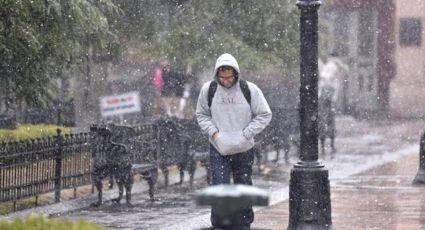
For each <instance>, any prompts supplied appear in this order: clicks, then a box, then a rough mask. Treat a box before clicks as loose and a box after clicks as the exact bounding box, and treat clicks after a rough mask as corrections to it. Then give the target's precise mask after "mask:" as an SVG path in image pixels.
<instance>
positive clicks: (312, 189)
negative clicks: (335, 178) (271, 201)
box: [288, 164, 332, 230]
mask: <svg viewBox="0 0 425 230" xmlns="http://www.w3.org/2000/svg"><path fill="white" fill-rule="evenodd" d="M328 178H329V173H328V170H326V169H325V168H324V166H323V165H321V164H320V166H319V165H317V164H316V165H315V166H314V167H308V166H304V167H303V165H302V164H298V165H295V166H294V168H292V170H291V180H290V184H289V225H288V229H290V230H293V229H294V230H295V229H296V230H299V229H302V230H310V229H332V216H331V199H330V195H331V194H330V185H329V179H328Z"/></svg>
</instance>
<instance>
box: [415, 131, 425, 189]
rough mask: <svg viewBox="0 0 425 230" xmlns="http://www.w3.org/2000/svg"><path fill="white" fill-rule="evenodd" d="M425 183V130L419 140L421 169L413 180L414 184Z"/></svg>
mask: <svg viewBox="0 0 425 230" xmlns="http://www.w3.org/2000/svg"><path fill="white" fill-rule="evenodd" d="M424 184H425V132H424V133H423V134H422V136H421V140H420V142H419V171H418V173H417V174H416V177H415V179H414V180H413V185H424Z"/></svg>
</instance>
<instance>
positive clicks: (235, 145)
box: [216, 131, 254, 155]
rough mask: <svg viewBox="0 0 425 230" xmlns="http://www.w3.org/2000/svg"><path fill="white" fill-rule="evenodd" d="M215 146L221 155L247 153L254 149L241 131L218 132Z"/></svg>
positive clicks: (252, 143) (252, 142)
mask: <svg viewBox="0 0 425 230" xmlns="http://www.w3.org/2000/svg"><path fill="white" fill-rule="evenodd" d="M216 145H217V147H218V149H217V150H218V151H219V152H220V153H221V154H222V155H232V154H236V153H242V152H246V151H248V150H249V149H251V148H252V147H254V141H253V140H252V141H250V140H247V139H246V138H245V137H244V135H243V133H242V131H234V132H220V133H219V136H218V139H217V140H216Z"/></svg>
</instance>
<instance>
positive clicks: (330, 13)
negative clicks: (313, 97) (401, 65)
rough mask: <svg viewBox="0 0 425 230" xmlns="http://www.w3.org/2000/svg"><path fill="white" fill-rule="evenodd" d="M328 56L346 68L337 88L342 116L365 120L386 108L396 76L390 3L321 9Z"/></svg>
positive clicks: (355, 2)
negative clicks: (366, 117)
mask: <svg viewBox="0 0 425 230" xmlns="http://www.w3.org/2000/svg"><path fill="white" fill-rule="evenodd" d="M323 10H324V15H325V23H326V30H327V33H326V34H327V44H328V45H327V47H328V50H327V52H328V54H330V55H332V56H335V57H337V58H339V59H341V60H342V61H343V62H344V63H346V64H347V65H348V67H349V71H348V74H347V75H346V76H344V79H343V81H342V84H341V89H342V90H341V92H342V93H341V95H340V97H343V100H340V101H341V103H342V105H341V106H340V107H341V108H343V112H344V113H348V114H353V115H358V116H369V115H370V114H371V113H377V112H382V111H384V112H386V111H388V109H389V108H390V83H391V81H392V80H393V79H394V78H395V76H396V67H397V64H396V59H395V52H396V44H395V4H394V2H393V1H392V0H338V1H329V2H327V3H326V4H325V5H324V6H323Z"/></svg>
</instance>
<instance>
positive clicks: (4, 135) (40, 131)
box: [0, 124, 70, 142]
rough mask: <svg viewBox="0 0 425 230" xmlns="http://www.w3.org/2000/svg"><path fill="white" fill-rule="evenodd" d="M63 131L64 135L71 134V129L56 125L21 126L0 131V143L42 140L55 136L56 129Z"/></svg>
mask: <svg viewBox="0 0 425 230" xmlns="http://www.w3.org/2000/svg"><path fill="white" fill-rule="evenodd" d="M58 128H59V129H61V130H62V134H67V133H70V129H69V128H67V127H63V126H56V125H45V124H37V125H29V124H19V125H18V126H17V127H16V129H13V130H9V129H0V142H8V141H18V140H26V139H35V138H42V137H47V136H55V135H56V129H58Z"/></svg>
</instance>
